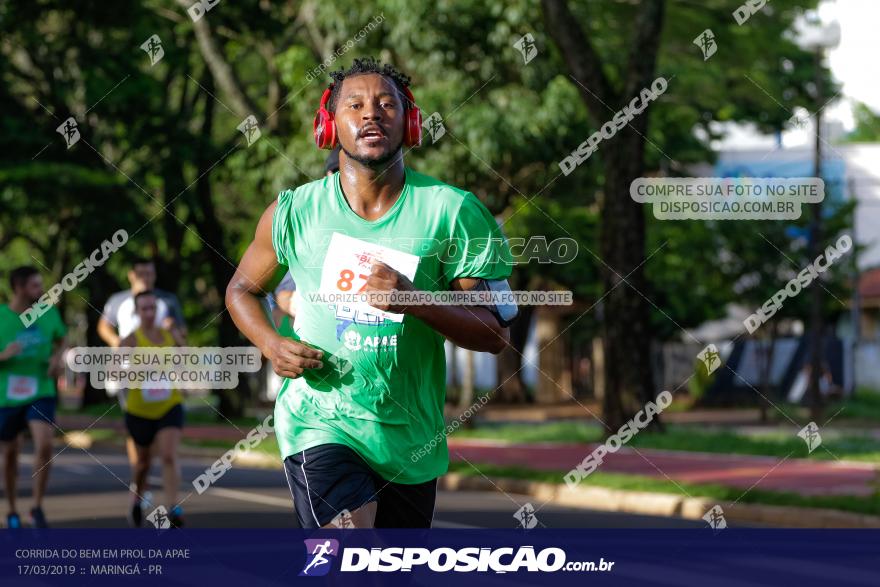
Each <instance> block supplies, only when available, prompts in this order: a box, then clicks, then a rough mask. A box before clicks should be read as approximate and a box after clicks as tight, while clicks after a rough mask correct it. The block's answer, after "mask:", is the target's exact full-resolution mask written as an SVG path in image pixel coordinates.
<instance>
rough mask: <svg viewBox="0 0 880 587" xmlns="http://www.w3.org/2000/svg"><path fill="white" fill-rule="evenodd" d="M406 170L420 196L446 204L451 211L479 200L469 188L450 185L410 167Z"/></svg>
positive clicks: (439, 203) (438, 203)
mask: <svg viewBox="0 0 880 587" xmlns="http://www.w3.org/2000/svg"><path fill="white" fill-rule="evenodd" d="M406 171H407V181H409V183H410V185H411V187H412V188H413V189H414V190H417V191H418V197H419V198H423V199H431V200H432V202H431V203H432V204H437V205H441V206H445V207H447V208H448V209H449V210H450V211H455V210H457V209H458V208H460V207H461V206H462V205H464V204H465V202H467V201H469V200H470V201H477V202H479V199H477V197H476V196H475V195H474V194H472V193H471V192H469V191H467V190H463V189H461V188H459V187H456V186H454V185H450V184H448V183H446V182H443V181H440V180H439V179H437V178H435V177H431V176H430V175H425V174H424V173H419V172H418V171H414V170H413V169H410V168H407V170H406Z"/></svg>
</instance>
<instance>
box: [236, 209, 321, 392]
mask: <svg viewBox="0 0 880 587" xmlns="http://www.w3.org/2000/svg"><path fill="white" fill-rule="evenodd" d="M276 205H277V202H273V203H272V204H271V205H270V206H269V207H268V208H266V211H265V212H263V215H262V216H261V217H260V222H259V224H257V231H256V234H255V235H254V240H253V242H252V243H251V244H250V245H249V246H248V248H247V250H246V251H245V253H244V256H243V257H242V258H241V262H240V263H239V264H238V268H237V269H236V270H235V275H233V276H232V279H231V280H230V282H229V285H228V286H227V287H226V308H227V309H228V310H229V314H230V315H231V316H232V320H233V321H234V322H235V325H236V326H238V329H239V330H241V332H242V334H244V335H245V336H246V337H247V339H248V340H250V341H251V342H252V343H253V344H254V345H255V346H256V347H257V348H259V349H260V351H261V352H262V353H263V354H264V355H265V356H266V357H267V358H268V359H269V360H270V361H272V366H273V368H274V369H275V372H276V373H278V374H279V375H281V376H282V377H290V378H294V377H298V376H299V375H301V374H302V373H303V370H305V369H320V368H321V367H322V366H323V363H321V361H320V359H321V357H322V355H323V353H322V352H321V351H320V350H318V349H314V348H312V347H310V346H309V345H307V344H303V343H301V342H298V341H295V340H291V339H289V338H285V337H283V336H281V335H280V334H278V332H277V331H276V330H275V327H274V326H273V325H272V323H271V322H270V321H269V318H268V316H266V313H265V312H264V311H263V307H262V304H261V302H260V297H261V296H263V295H265V294H266V291H265V290H266V288H268V287H269V285H270V284H271V283H272V282H273V280H274V277H275V274H276V272H277V271H278V268H279V265H278V258H277V257H276V256H275V249H274V248H273V247H272V216H273V214H274V213H275V206H276Z"/></svg>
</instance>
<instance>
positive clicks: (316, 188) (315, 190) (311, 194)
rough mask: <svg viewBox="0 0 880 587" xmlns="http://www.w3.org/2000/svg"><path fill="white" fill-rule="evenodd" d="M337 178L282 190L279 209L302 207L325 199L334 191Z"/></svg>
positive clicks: (326, 177) (322, 178)
mask: <svg viewBox="0 0 880 587" xmlns="http://www.w3.org/2000/svg"><path fill="white" fill-rule="evenodd" d="M335 177H336V176H335V175H329V176H325V177H320V178H318V179H316V180H314V181H310V182H308V183H304V184H302V185H301V186H298V187H295V188H292V189H291V188H287V189H283V190H281V192H280V193H279V194H278V198H277V201H278V207H279V208H280V207H289V206H291V205H296V206H300V205H304V204H307V203H308V202H309V201H310V200H312V199H313V198H325V197H326V195H327V193H328V192H330V191H332V190H333V183H332V182H334V181H336V179H335Z"/></svg>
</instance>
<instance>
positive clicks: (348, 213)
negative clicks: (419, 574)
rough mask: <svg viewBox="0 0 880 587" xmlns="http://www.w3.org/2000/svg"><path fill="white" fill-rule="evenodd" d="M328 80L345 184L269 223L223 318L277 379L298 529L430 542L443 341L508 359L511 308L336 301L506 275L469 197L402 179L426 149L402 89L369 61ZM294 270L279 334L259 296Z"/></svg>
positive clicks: (322, 116)
mask: <svg viewBox="0 0 880 587" xmlns="http://www.w3.org/2000/svg"><path fill="white" fill-rule="evenodd" d="M331 75H332V77H333V80H334V81H333V84H332V85H331V86H330V88H328V90H327V91H326V92H325V95H324V98H323V99H322V102H321V108H320V109H319V111H318V116H317V118H316V123H315V139H316V142H317V143H318V144H319V146H322V147H325V148H332V147H333V146H335V145H336V144H337V143H338V144H339V145H340V146H341V151H340V154H339V172H337V173H334V174H332V175H329V176H326V177H323V178H321V179H318V180H316V181H313V182H311V183H307V184H305V185H302V186H300V187H298V188H296V189H293V190H284V191H282V192H281V194H280V195H279V196H278V198H277V200H275V201H274V202H273V203H272V204H271V205H270V206H269V207H268V208H267V209H266V211H265V212H264V213H263V215H262V217H261V219H260V221H259V224H258V226H257V230H256V235H255V238H254V241H253V242H252V243H251V244H250V246H249V247H248V249H247V251H246V252H245V254H244V256H243V258H242V260H241V263H240V264H239V267H238V270H237V271H236V273H235V276H234V277H233V278H232V280H231V281H230V283H229V286H228V288H227V290H226V305H227V308H228V309H229V312H230V314H231V315H232V317H233V319H234V320H235V323H236V325H237V326H238V327H239V329H240V330H241V331H242V332H243V333H244V334H245V336H247V337H248V339H250V340H251V342H253V344H255V345H256V346H257V347H259V348H260V350H261V351H262V352H263V354H264V355H265V356H266V357H268V358H269V360H271V361H272V364H273V366H274V369H275V371H276V372H277V373H278V374H279V375H280V376H282V377H283V378H284V380H283V383H282V386H281V389H280V391H279V394H278V397H277V399H276V405H275V433H276V437H277V438H278V442H279V445H280V448H281V456H282V458H283V459H284V464H285V471H286V474H287V477H288V482H289V484H290V489H291V493H292V495H293V500H294V507H295V510H296V514H297V517H298V519H299V521H300V524H301V525H302V526H304V527H312V528H317V527H325V526H330V527H332V526H340V525H344V526H355V527H429V526H430V524H431V521H432V518H433V509H434V501H435V497H436V480H437V478H438V477H439V476H440V475H443V474H444V473H445V472H446V470H447V467H448V450H447V447H446V439H445V432H444V430H445V422H444V419H443V405H444V401H445V391H446V364H445V353H444V345H443V343H444V339H448V340H450V341H451V342H453V343H454V344H456V345H458V346H460V347H463V348H467V349H471V350H475V351H484V352H492V353H499V352H501V350H502V349H504V348H505V346H506V345H507V343H508V329H507V325H508V324H509V322H510V320H512V319H513V316H512V315H511V313H510V311H509V310H510V307H506V308H505V307H496V306H494V305H488V306H475V305H409V306H401V305H391V304H390V303H389V300H387V299H385V300H382V299H378V300H377V299H375V298H374V300H373V303H372V305H370V304H367V303H366V302H358V301H354V302H351V303H349V301H337V302H334V299H335V300H339V298H333V297H332V296H333V295H336V294H345V293H358V292H360V293H367V294H369V293H386V294H387V293H390V292H392V291H395V290H396V291H399V292H443V291H446V292H448V291H463V290H472V289H477V288H479V289H487V288H492V289H498V288H503V287H504V286H505V285H506V280H507V278H508V277H509V275H510V272H511V268H512V264H513V261H512V258H511V255H510V250H509V248H508V246H507V242H506V239H505V238H504V236H503V234H502V233H501V231H500V229H499V227H498V224H497V222H496V221H495V219H494V218H493V217H492V215H491V214H490V213H489V211H488V210H487V209H486V208H485V207H484V206H483V204H482V203H480V201H479V200H478V199H477V198H476V197H475V196H474V195H473V194H471V193H469V192H467V191H464V190H461V189H458V188H455V187H453V186H450V185H447V184H445V183H443V182H440V181H438V180H436V179H434V178H431V177H428V176H426V175H422V174H420V173H417V172H416V171H413V170H412V169H409V168H407V167H405V166H404V161H403V147H404V146H406V147H415V146H417V145H418V144H419V142H420V137H421V119H420V114H419V111H418V108H417V107H416V105H415V103H414V99H413V96H412V93H411V92H410V90H409V88H408V86H409V78H408V77H406V76H404V75H403V74H401V73H400V72H398V71H397V70H396V69H395V68H393V67H391V66H389V65H382V64H379V63H378V62H376V61H375V60H372V59H363V60H361V59H355V60H354V65H352V67H351V68H349V69H347V70H343V71H339V72H334V73H333V74H331ZM287 270H289V271H290V273H291V275H292V277H293V279H294V281H295V282H296V285H297V292H298V302H297V313H296V318H295V320H294V323H293V327H292V329H290V330H288V331H287V332H283V333H279V332H278V331H277V330H276V329H275V328H274V327H273V325H272V324H271V323H270V321H269V320H268V318H267V317H266V315H265V313H264V312H263V310H262V308H261V305H260V297H261V296H262V295H264V294H265V292H266V291H267V290H271V286H272V285H273V283H274V281H275V280H277V277H274V278H273V276H277V275H278V274H282V273H283V272H284V271H287ZM514 310H515V308H514ZM514 313H515V312H514Z"/></svg>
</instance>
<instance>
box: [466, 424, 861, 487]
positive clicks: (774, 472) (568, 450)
mask: <svg viewBox="0 0 880 587" xmlns="http://www.w3.org/2000/svg"><path fill="white" fill-rule="evenodd" d="M597 446H598V445H597V444H557V443H553V444H551V443H543V444H542V443H535V444H510V443H503V442H498V441H491V440H470V439H468V440H465V439H461V440H459V439H454V438H451V439H449V458H450V460H452V461H469V462H471V463H474V464H475V465H477V466H479V464H481V463H488V464H493V465H501V466H504V465H507V466H519V467H524V468H528V469H536V470H541V471H562V472H563V473H564V472H567V471H569V470H571V469H573V468H575V467H576V466H577V464H578V463H580V462H581V461H583V459H584V458H585V457H586V456H587V455H588V454H590V452H592V451H593V450H594V449H595V448H596V447H597ZM597 471H601V472H603V473H626V474H630V475H646V476H649V477H657V478H669V479H672V480H674V481H679V482H686V483H707V484H715V485H725V486H729V487H736V488H740V489H742V490H743V491H745V490H747V489H750V488H751V487H753V486H756V487H760V488H761V489H765V490H772V491H787V492H792V493H797V494H800V495H804V496H807V495H854V496H870V495H873V494H874V492H875V491H876V489H877V480H878V472H877V469H876V468H875V467H874V466H873V465H870V464H867V463H865V464H861V463H852V462H846V463H842V462H837V461H812V460H808V459H795V458H789V459H781V458H776V457H761V456H747V455H724V454H710V453H697V452H684V451H666V450H655V449H646V448H641V449H637V450H636V449H631V448H626V447H623V448H621V449H620V450H619V451H618V452H616V453H614V454H607V455H605V457H604V460H603V462H602V464H601V465H600V466H599V468H598V469H597ZM559 481H560V483H561V482H563V480H562V479H561V478H560V479H559Z"/></svg>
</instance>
